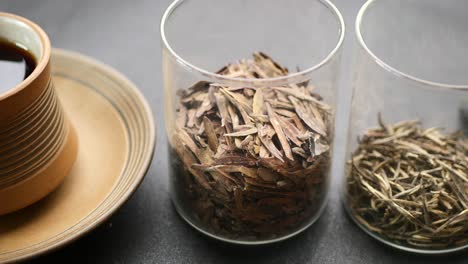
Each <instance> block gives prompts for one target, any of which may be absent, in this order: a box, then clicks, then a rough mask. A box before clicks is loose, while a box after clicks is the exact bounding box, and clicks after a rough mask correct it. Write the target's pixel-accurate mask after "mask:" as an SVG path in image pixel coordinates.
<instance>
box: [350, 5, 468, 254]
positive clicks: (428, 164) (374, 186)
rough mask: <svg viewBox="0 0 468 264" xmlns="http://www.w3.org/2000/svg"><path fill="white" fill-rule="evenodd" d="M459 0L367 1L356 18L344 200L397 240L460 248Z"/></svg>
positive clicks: (463, 89)
mask: <svg viewBox="0 0 468 264" xmlns="http://www.w3.org/2000/svg"><path fill="white" fill-rule="evenodd" d="M467 7H468V2H466V1H453V0H449V1H443V2H442V1H437V0H415V1H405V0H370V1H368V2H367V3H366V4H365V5H364V6H363V7H362V9H361V10H360V12H359V14H358V17H357V20H356V25H355V26H356V28H355V30H356V37H357V40H358V43H357V45H356V50H355V51H356V63H355V68H354V70H355V78H354V83H353V99H352V110H351V116H350V125H349V132H348V133H349V134H348V151H347V153H348V157H347V164H346V177H345V179H346V180H345V185H344V186H345V189H344V193H345V196H344V203H345V206H346V208H347V210H348V212H349V214H350V216H351V217H352V219H353V220H354V221H355V222H356V223H357V224H358V225H359V226H360V227H361V228H362V229H363V230H364V231H366V232H367V233H368V234H370V235H371V236H373V237H375V238H377V239H379V240H380V241H382V242H384V243H386V244H389V245H392V246H394V247H397V248H400V249H404V250H409V251H415V252H420V253H428V254H437V253H446V252H451V251H456V250H460V249H463V248H467V247H468V225H467V223H468V141H467V137H466V135H467V127H468V120H467V118H468V74H466V70H467V69H468V45H467V44H468V17H467V16H466V12H465V10H466V8H467Z"/></svg>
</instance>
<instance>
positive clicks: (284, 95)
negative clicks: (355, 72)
mask: <svg viewBox="0 0 468 264" xmlns="http://www.w3.org/2000/svg"><path fill="white" fill-rule="evenodd" d="M253 57H254V59H253V60H241V61H240V62H238V63H235V64H230V65H228V66H226V67H224V68H223V69H221V70H220V71H219V72H218V73H219V74H222V75H225V76H229V77H237V78H270V77H278V76H284V75H287V74H288V70H287V69H286V68H284V67H282V66H280V65H279V64H278V63H276V62H274V61H273V60H272V59H271V58H270V57H268V56H267V55H265V54H263V53H254V55H253ZM179 96H180V106H179V108H178V110H177V117H176V128H175V133H174V138H173V140H172V147H173V148H174V150H173V151H174V152H175V153H176V154H177V156H178V157H179V159H180V160H181V162H182V165H183V166H182V167H183V168H182V169H181V172H180V173H178V174H176V175H175V176H174V177H176V178H177V179H175V180H174V181H175V185H176V188H178V190H177V193H181V194H180V196H181V197H182V196H184V198H180V199H181V200H183V201H182V203H185V204H187V203H188V204H189V205H188V206H189V209H188V210H190V211H192V212H193V214H194V217H195V218H196V219H197V220H198V221H199V222H200V223H201V224H203V225H204V227H205V228H208V229H209V230H210V231H212V232H214V233H216V234H218V235H223V236H226V237H230V238H242V239H251V240H256V239H263V238H273V237H277V236H280V235H284V234H286V233H287V232H290V231H291V230H292V231H294V230H297V229H298V228H300V227H302V226H304V225H305V224H307V220H309V219H310V218H311V217H313V216H314V215H315V214H316V213H317V211H318V210H319V207H320V206H321V204H322V201H323V198H324V195H325V191H326V190H324V188H325V184H326V176H327V173H328V168H329V159H330V158H329V149H330V146H329V142H330V136H329V131H330V127H329V126H330V123H329V121H330V120H329V119H330V111H331V109H330V107H329V106H328V105H327V104H325V103H324V102H323V101H322V98H321V97H320V96H319V95H318V94H316V93H314V87H313V86H310V85H308V84H307V83H300V84H297V85H296V84H292V85H289V86H281V87H280V86H278V87H261V88H258V87H257V88H253V87H228V86H223V85H220V84H217V83H208V82H204V81H201V82H198V83H196V84H195V85H193V86H192V87H190V88H188V89H186V90H183V91H181V92H180V93H179ZM176 166H177V165H176ZM176 195H177V194H176ZM185 206H187V205H185Z"/></svg>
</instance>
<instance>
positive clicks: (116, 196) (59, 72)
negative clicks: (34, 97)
mask: <svg viewBox="0 0 468 264" xmlns="http://www.w3.org/2000/svg"><path fill="white" fill-rule="evenodd" d="M52 72H53V78H54V81H55V86H56V90H57V93H58V96H59V98H60V101H61V103H62V104H63V107H64V109H65V111H66V113H67V114H68V116H69V118H70V120H71V121H72V123H73V124H74V126H75V128H76V132H77V134H78V138H79V153H78V158H77V160H76V163H75V165H74V167H73V168H72V170H71V174H70V175H69V176H68V177H66V179H65V181H64V183H63V184H62V186H60V187H59V188H58V189H57V190H56V191H55V192H53V193H52V194H51V195H49V196H47V197H46V198H45V199H43V200H41V201H40V202H38V203H36V204H34V205H32V206H30V207H27V208H25V209H23V210H21V211H18V212H15V213H12V214H9V215H5V216H1V217H0V263H6V262H13V261H18V260H23V259H26V258H30V257H33V256H37V255H39V254H42V253H45V252H47V251H50V250H53V249H56V248H58V247H60V246H63V245H65V244H67V243H69V242H71V241H73V240H75V239H77V238H78V237H80V236H81V235H83V234H85V233H86V232H88V231H90V230H91V229H93V228H94V227H96V226H97V225H99V224H100V223H102V222H103V221H104V220H105V219H106V218H108V217H109V216H110V215H111V214H112V213H113V212H115V211H116V210H117V209H118V208H119V207H120V206H121V205H122V204H123V203H124V202H125V201H126V200H127V199H128V198H129V196H130V194H132V193H133V192H134V191H135V189H136V188H137V187H138V185H139V183H140V182H141V181H142V179H143V177H144V175H145V173H146V171H147V169H148V167H149V165H150V162H151V158H152V154H153V150H154V145H155V128H154V122H153V116H152V113H151V110H150V108H149V106H148V104H147V102H146V100H145V99H144V98H143V96H142V95H141V93H140V92H139V91H138V89H137V88H136V87H135V86H134V85H133V84H132V83H130V82H129V81H128V80H127V79H126V78H125V77H123V76H122V75H121V74H119V73H118V72H116V71H114V70H112V69H111V68H109V67H108V66H105V65H103V64H100V63H98V62H96V61H94V60H92V59H90V58H87V57H84V56H82V55H79V54H77V53H72V52H68V51H63V50H57V49H56V50H54V51H53V52H52Z"/></svg>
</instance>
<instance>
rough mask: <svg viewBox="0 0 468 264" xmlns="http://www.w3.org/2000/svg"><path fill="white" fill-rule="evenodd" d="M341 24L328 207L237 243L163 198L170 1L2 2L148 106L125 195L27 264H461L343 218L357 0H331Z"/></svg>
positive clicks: (465, 258) (466, 259) (464, 258)
mask: <svg viewBox="0 0 468 264" xmlns="http://www.w3.org/2000/svg"><path fill="white" fill-rule="evenodd" d="M334 2H335V4H336V5H337V7H338V8H339V9H340V11H341V12H342V14H343V16H344V18H345V21H346V23H347V34H346V40H345V41H346V42H345V43H346V44H345V47H344V51H343V59H342V61H343V62H342V71H341V80H340V88H339V89H340V94H339V96H340V99H339V108H338V122H337V138H336V143H335V146H336V150H335V154H336V158H335V166H334V169H333V181H332V182H333V184H332V187H331V190H330V194H331V195H330V199H329V203H328V206H327V208H326V210H325V212H324V214H323V215H322V217H321V218H320V219H319V221H318V222H317V223H316V224H315V225H313V226H312V227H311V228H309V229H308V230H307V231H305V232H303V233H302V234H300V235H298V236H297V237H295V238H292V239H290V240H288V241H285V242H281V243H278V244H274V245H269V246H262V247H252V248H249V247H239V246H233V245H226V244H223V243H220V242H217V241H214V240H211V239H209V238H207V237H204V236H203V235H201V234H199V233H198V232H197V231H195V230H193V229H192V228H191V227H189V226H188V225H187V224H185V223H184V222H183V220H181V218H179V217H178V215H177V213H176V212H175V210H174V208H173V206H172V204H171V201H170V197H169V188H168V179H167V170H168V167H167V157H166V155H165V151H166V145H167V142H166V137H165V130H164V114H163V96H162V73H161V53H160V45H161V44H160V41H159V21H160V18H161V16H162V14H163V12H164V10H165V8H166V7H167V6H168V5H169V4H170V0H134V1H123V0H122V1H115V0H114V1H113V0H80V1H78V0H1V1H0V11H5V12H11V13H16V14H19V15H22V16H24V17H27V18H29V19H31V20H33V21H36V22H37V23H38V24H39V25H40V26H42V27H43V28H44V29H45V30H46V31H47V32H48V34H49V36H50V38H51V41H52V43H53V45H54V46H55V47H58V48H64V49H70V50H74V51H78V52H81V53H83V54H86V55H89V56H92V57H95V58H96V59H98V60H100V61H102V62H104V63H106V64H109V65H111V66H113V67H114V68H116V69H118V70H119V71H121V72H122V73H123V74H125V75H126V76H127V77H128V78H129V79H131V80H132V81H133V82H134V83H136V84H137V86H138V87H139V88H140V89H141V91H142V92H143V94H144V95H145V96H146V98H147V99H148V101H149V103H150V105H151V106H152V108H153V112H154V115H155V119H156V123H157V134H158V138H157V147H156V153H155V155H154V160H153V163H152V166H151V168H150V170H149V172H148V174H147V175H146V178H145V180H144V181H143V183H142V184H141V186H140V187H139V189H138V190H137V191H136V192H135V194H134V195H133V196H132V198H131V199H130V200H129V201H128V202H127V203H126V204H125V205H124V206H123V207H122V208H121V209H120V210H119V211H117V212H116V213H115V215H113V216H112V217H111V218H110V219H109V220H108V221H107V222H106V223H105V224H103V225H101V226H100V227H98V228H97V229H96V230H94V231H93V232H92V233H91V234H89V235H87V236H85V237H83V238H81V239H80V240H78V241H76V242H74V243H73V244H71V245H68V246H66V247H65V248H62V249H60V250H58V251H56V252H53V253H50V254H47V255H44V256H41V257H39V258H36V259H35V260H33V261H32V262H33V263H50V262H67V263H240V262H243V263H258V264H259V263H270V264H273V263H308V262H309V263H442V262H443V263H468V254H467V253H466V252H464V253H462V254H458V255H452V256H443V257H426V256H418V255H413V254H408V253H404V252H401V251H396V250H394V249H391V248H389V247H387V246H384V245H382V244H380V243H379V242H377V241H375V240H373V239H372V238H370V237H368V236H367V235H366V234H364V233H363V232H362V231H361V230H359V229H358V228H357V227H356V226H355V225H354V224H353V223H351V221H350V220H349V219H348V218H347V216H346V213H345V212H344V210H343V208H342V206H341V203H340V200H339V190H340V182H341V179H342V175H343V170H342V166H341V165H340V164H343V163H342V162H343V157H344V148H343V146H344V142H345V138H344V137H345V135H346V128H347V119H348V114H347V110H348V106H349V103H350V102H349V101H350V93H351V92H350V90H351V89H350V88H351V87H350V80H351V72H352V68H351V65H352V54H353V46H354V34H353V22H354V21H353V20H354V17H355V15H356V13H357V11H358V9H359V7H360V6H361V5H362V4H363V3H364V0H335V1H334Z"/></svg>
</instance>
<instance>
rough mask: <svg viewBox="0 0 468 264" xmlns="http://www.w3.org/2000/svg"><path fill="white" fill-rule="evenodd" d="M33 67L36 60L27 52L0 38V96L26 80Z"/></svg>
mask: <svg viewBox="0 0 468 264" xmlns="http://www.w3.org/2000/svg"><path fill="white" fill-rule="evenodd" d="M35 67H36V60H35V58H34V56H33V55H32V54H31V53H30V52H29V51H27V50H25V49H23V48H21V47H20V46H18V45H16V44H15V43H12V42H9V41H7V40H5V39H2V38H0V94H2V93H3V92H6V91H8V90H10V89H12V88H13V87H15V86H16V85H17V84H18V83H20V82H22V81H23V80H24V79H26V78H27V77H28V76H29V75H30V74H31V72H32V71H33V70H34V68H35Z"/></svg>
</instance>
